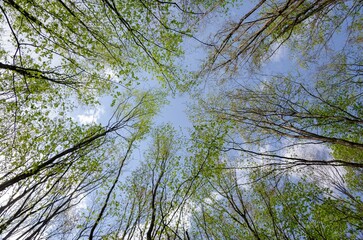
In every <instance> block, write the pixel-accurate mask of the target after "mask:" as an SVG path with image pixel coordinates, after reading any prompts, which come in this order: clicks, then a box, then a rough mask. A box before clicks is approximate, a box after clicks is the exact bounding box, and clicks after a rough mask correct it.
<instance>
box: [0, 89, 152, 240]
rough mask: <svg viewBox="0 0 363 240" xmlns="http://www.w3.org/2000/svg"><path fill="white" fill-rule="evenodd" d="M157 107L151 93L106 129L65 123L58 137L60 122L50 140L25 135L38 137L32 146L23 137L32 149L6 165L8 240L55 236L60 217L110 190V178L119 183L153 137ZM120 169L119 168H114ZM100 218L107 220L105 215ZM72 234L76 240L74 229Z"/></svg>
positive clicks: (127, 103) (122, 109)
mask: <svg viewBox="0 0 363 240" xmlns="http://www.w3.org/2000/svg"><path fill="white" fill-rule="evenodd" d="M157 104H158V100H157V99H156V98H155V96H153V95H150V94H142V95H140V97H139V98H135V97H133V98H131V97H128V98H127V99H125V100H124V101H123V102H121V103H120V105H119V106H118V109H117V112H115V113H114V116H113V117H112V119H110V121H109V124H108V125H107V126H105V127H101V126H97V125H94V126H90V127H88V128H85V127H83V128H81V127H80V126H78V125H76V124H74V125H73V126H71V127H70V128H69V129H68V128H65V127H64V126H63V125H62V124H63V122H60V123H61V125H59V126H58V128H56V129H54V130H53V131H54V132H52V131H51V130H50V129H52V128H51V127H54V123H53V122H52V121H51V122H50V123H51V125H50V126H49V127H47V128H46V130H47V131H48V133H49V136H50V138H49V139H47V140H48V141H44V139H41V137H42V135H40V136H39V135H38V134H36V133H34V131H32V129H30V128H29V129H28V130H29V132H27V133H25V134H27V135H25V136H28V138H29V135H30V134H33V135H34V139H35V140H33V141H31V142H29V141H28V138H26V137H23V138H21V137H19V138H18V139H19V140H23V141H24V142H25V144H29V145H30V146H27V145H25V146H23V147H22V148H20V147H17V148H16V150H17V151H18V152H19V153H17V152H15V151H14V149H10V150H9V152H10V153H13V155H10V156H11V160H12V161H9V163H8V164H7V165H6V164H5V162H4V163H3V166H4V169H6V170H7V171H6V172H4V175H2V176H1V182H0V191H1V192H2V194H3V196H4V197H5V199H4V200H3V203H2V205H1V209H0V210H1V230H2V234H3V236H4V239H7V238H8V237H10V236H18V237H19V238H39V237H41V236H44V235H48V234H49V235H52V234H54V232H53V231H57V229H54V228H53V224H54V223H55V222H56V220H57V218H59V217H61V216H62V214H66V213H70V214H72V211H74V208H75V206H77V204H79V202H80V201H81V200H82V199H83V198H85V197H86V196H87V195H89V194H92V192H94V191H95V190H97V189H98V188H100V187H101V186H108V185H109V179H110V178H115V179H118V178H119V175H120V171H121V170H122V167H123V165H124V162H125V161H126V160H127V159H128V158H129V156H130V153H131V152H132V149H133V148H134V147H135V146H134V145H135V142H136V141H139V140H140V139H142V137H143V136H144V135H145V134H146V133H147V131H148V126H149V124H150V119H151V117H152V116H153V115H154V114H155V111H156V110H157ZM44 127H46V126H44ZM58 131H60V132H61V133H62V134H65V135H64V137H63V138H61V139H57V138H51V137H52V134H53V135H54V136H57V137H59V132H58ZM43 134H44V133H43ZM118 136H122V138H119V137H118ZM39 138H40V139H39ZM16 146H21V145H16ZM114 165H116V166H117V165H119V167H118V168H114V167H113V166H114ZM115 181H116V180H115ZM112 189H113V188H112V187H111V189H110V190H109V191H110V192H112ZM106 203H107V197H106ZM95 213H96V212H95ZM98 215H99V216H102V210H101V211H100V212H99V213H98ZM97 221H98V220H97ZM97 221H96V223H94V225H95V226H97ZM66 234H69V235H70V236H72V235H74V234H75V233H74V229H71V232H66ZM54 236H57V235H54ZM90 236H92V232H91V234H90Z"/></svg>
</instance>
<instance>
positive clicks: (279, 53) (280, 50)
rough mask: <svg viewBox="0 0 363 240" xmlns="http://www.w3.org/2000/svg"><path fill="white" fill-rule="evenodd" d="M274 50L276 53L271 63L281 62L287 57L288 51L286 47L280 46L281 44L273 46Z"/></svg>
mask: <svg viewBox="0 0 363 240" xmlns="http://www.w3.org/2000/svg"><path fill="white" fill-rule="evenodd" d="M276 48H277V49H276ZM272 49H274V50H275V52H274V53H273V55H272V56H271V58H270V61H271V62H280V61H281V60H282V59H283V58H285V57H286V56H287V51H288V50H287V48H286V46H285V45H282V46H279V44H274V46H272Z"/></svg>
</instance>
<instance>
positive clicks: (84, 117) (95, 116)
mask: <svg viewBox="0 0 363 240" xmlns="http://www.w3.org/2000/svg"><path fill="white" fill-rule="evenodd" d="M104 113H105V110H104V108H103V107H100V106H99V107H97V108H95V109H88V110H86V111H85V112H84V114H78V115H77V118H78V120H79V122H80V123H81V124H90V123H96V122H98V121H99V120H100V118H101V116H102V114H104Z"/></svg>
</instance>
